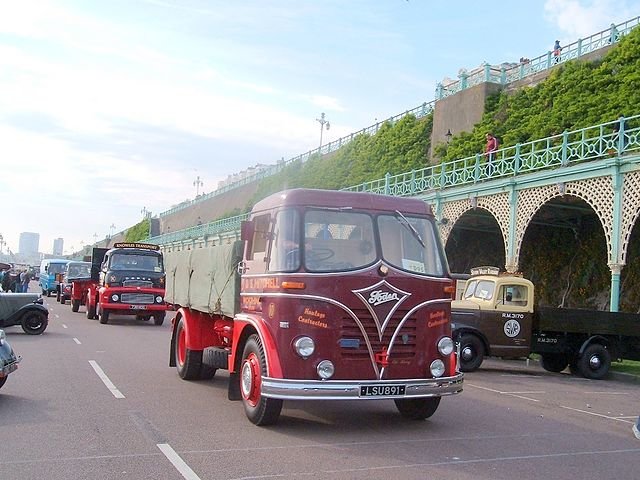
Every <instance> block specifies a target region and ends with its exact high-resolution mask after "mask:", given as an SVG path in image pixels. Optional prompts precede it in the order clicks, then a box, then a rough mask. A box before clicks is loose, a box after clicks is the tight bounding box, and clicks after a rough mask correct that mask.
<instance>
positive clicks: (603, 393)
mask: <svg viewBox="0 0 640 480" xmlns="http://www.w3.org/2000/svg"><path fill="white" fill-rule="evenodd" d="M584 393H590V394H593V395H629V393H630V392H590V391H588V390H587V391H586V392H584Z"/></svg>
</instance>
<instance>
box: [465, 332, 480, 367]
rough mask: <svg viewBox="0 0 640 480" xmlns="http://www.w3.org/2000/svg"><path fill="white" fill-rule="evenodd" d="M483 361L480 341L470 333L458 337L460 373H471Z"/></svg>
mask: <svg viewBox="0 0 640 480" xmlns="http://www.w3.org/2000/svg"><path fill="white" fill-rule="evenodd" d="M483 360H484V345H483V344H482V341H481V340H480V339H479V338H478V337H477V336H476V335H472V334H470V333H465V334H463V335H462V336H461V337H460V371H462V372H473V371H474V370H477V369H478V368H479V367H480V365H482V361H483Z"/></svg>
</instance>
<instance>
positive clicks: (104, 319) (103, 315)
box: [98, 308, 109, 325]
mask: <svg viewBox="0 0 640 480" xmlns="http://www.w3.org/2000/svg"><path fill="white" fill-rule="evenodd" d="M98 321H99V322H100V323H102V324H103V325H104V324H107V323H109V310H105V309H104V308H100V309H99V310H98Z"/></svg>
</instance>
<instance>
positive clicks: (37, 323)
mask: <svg viewBox="0 0 640 480" xmlns="http://www.w3.org/2000/svg"><path fill="white" fill-rule="evenodd" d="M48 324H49V320H48V319H47V316H46V315H45V314H44V313H42V312H39V311H31V312H26V313H25V314H24V315H22V318H21V319H20V325H21V326H22V330H24V333H28V334H29V335H40V334H41V333H42V332H44V331H45V330H46V329H47V325H48Z"/></svg>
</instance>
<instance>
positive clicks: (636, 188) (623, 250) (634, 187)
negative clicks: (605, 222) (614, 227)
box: [616, 171, 640, 265]
mask: <svg viewBox="0 0 640 480" xmlns="http://www.w3.org/2000/svg"><path fill="white" fill-rule="evenodd" d="M638 217H640V172H638V171H635V172H629V173H627V174H625V176H624V184H623V190H622V215H621V219H620V239H621V243H620V253H619V256H620V258H619V259H618V262H616V263H619V264H620V265H626V263H627V248H629V238H630V237H631V231H632V230H633V226H634V225H635V224H636V222H637V221H638Z"/></svg>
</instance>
